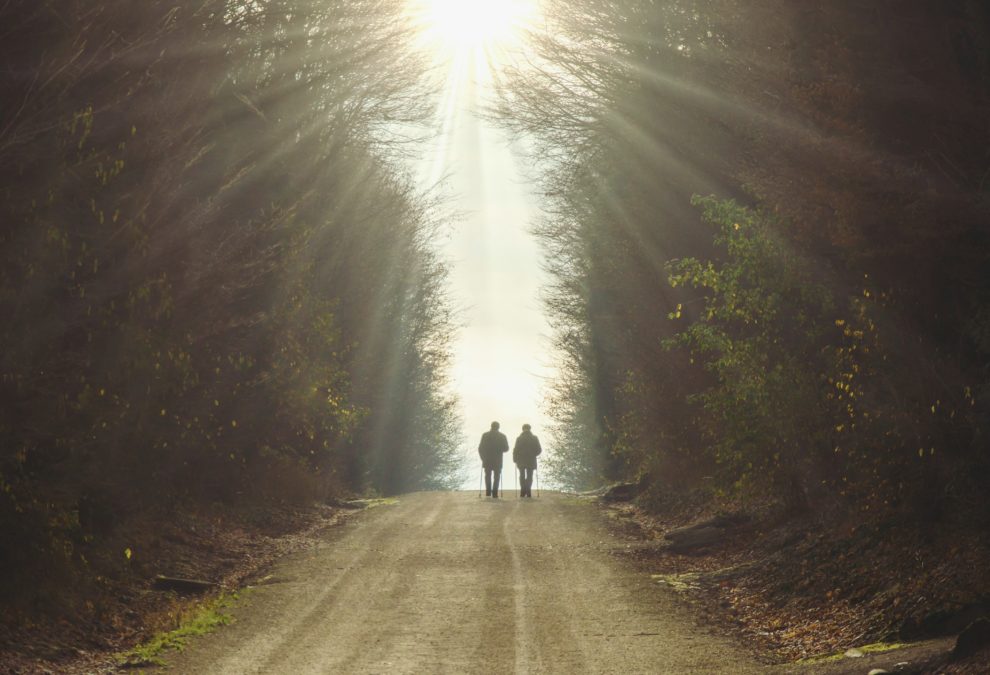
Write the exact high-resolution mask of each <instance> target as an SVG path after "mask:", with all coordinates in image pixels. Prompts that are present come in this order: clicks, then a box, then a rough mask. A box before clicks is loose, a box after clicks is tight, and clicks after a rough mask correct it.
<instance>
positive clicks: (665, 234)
mask: <svg viewBox="0 0 990 675" xmlns="http://www.w3.org/2000/svg"><path fill="white" fill-rule="evenodd" d="M548 4H549V15H548V16H549V18H548V23H547V30H546V31H545V32H541V33H540V34H539V35H538V36H537V37H536V41H535V48H534V53H533V54H532V57H531V58H530V59H528V60H527V61H526V62H524V63H521V64H520V65H519V67H518V68H517V69H516V70H515V71H514V72H509V73H507V74H506V76H505V77H504V78H503V79H502V81H501V85H502V89H501V93H502V103H501V106H500V110H499V113H500V119H502V120H503V123H504V124H505V125H506V126H507V127H508V128H510V129H512V130H513V131H515V132H516V133H518V134H520V135H525V136H527V137H529V138H532V139H534V140H535V142H536V146H537V147H538V155H539V165H538V170H539V171H540V174H541V176H542V180H543V185H544V188H545V192H546V196H547V200H548V203H549V215H548V217H547V218H546V220H545V221H544V223H543V224H542V225H541V226H540V228H539V232H538V234H539V235H540V236H541V237H542V239H543V240H544V241H545V242H546V243H547V246H548V253H549V256H548V258H549V260H550V262H549V263H548V268H549V270H550V272H551V273H552V275H553V277H554V279H555V280H556V285H555V286H554V288H553V289H552V290H551V292H550V293H549V294H548V298H547V306H548V309H549V311H550V312H551V313H552V315H553V317H554V319H555V322H556V324H557V326H558V333H557V342H558V346H559V347H560V349H561V352H562V353H563V355H564V363H563V364H562V365H563V372H564V375H563V376H562V377H561V379H560V381H559V383H558V386H557V388H556V393H555V395H554V396H553V397H552V400H551V407H552V412H553V413H554V415H555V417H556V419H557V420H558V422H559V423H560V424H561V425H563V426H564V427H566V428H569V429H571V430H573V433H571V434H570V435H567V436H564V437H566V438H567V439H568V441H569V444H568V447H567V449H566V450H565V451H564V452H563V453H562V455H561V459H560V461H559V463H558V466H557V467H556V468H557V469H558V474H559V476H560V477H561V479H562V480H564V482H566V483H568V484H572V485H585V486H587V485H593V484H595V483H597V482H600V481H603V480H616V479H640V480H642V481H643V482H644V484H646V485H648V486H650V487H651V488H652V491H653V493H654V494H655V495H660V496H662V495H663V494H667V493H669V492H671V491H675V490H683V489H694V488H704V489H705V490H709V491H711V490H716V491H720V492H722V493H725V494H734V495H739V494H743V493H746V492H748V493H750V494H752V493H754V492H755V493H757V494H759V495H762V496H768V495H769V496H777V497H780V498H781V499H782V500H783V501H785V502H786V503H788V504H790V505H792V506H794V507H802V508H807V507H813V508H820V509H826V508H832V507H841V508H857V509H874V510H876V509H887V508H898V507H901V508H909V509H912V510H916V512H918V513H924V514H926V515H927V516H931V517H941V516H944V515H947V514H953V513H964V512H972V511H973V509H977V510H980V509H982V508H983V507H982V506H981V502H980V498H979V495H980V494H981V493H983V492H985V490H986V489H987V487H990V486H988V485H987V484H986V480H985V477H986V476H988V475H990V473H988V471H987V469H988V468H990V467H988V465H987V462H988V455H987V452H986V448H987V440H986V431H985V429H986V422H987V419H986V415H987V407H986V401H987V399H986V393H987V386H988V381H990V380H988V364H990V351H988V350H987V347H986V344H987V340H986V333H987V330H986V322H987V316H988V311H987V309H986V308H987V306H988V300H990V296H988V291H990V284H988V281H987V280H988V279H990V275H988V274H987V271H988V267H987V261H988V260H990V255H988V251H990V241H988V238H987V230H986V222H988V221H987V216H988V208H987V204H988V202H987V200H986V188H987V182H986V175H987V170H988V167H990V162H988V159H987V156H986V153H985V151H984V150H985V148H986V145H987V140H988V138H987V136H988V133H990V132H988V129H987V127H986V124H985V121H986V119H987V112H988V101H990V90H988V87H987V83H988V82H990V80H988V78H987V74H988V73H990V57H988V54H990V14H988V11H987V8H986V7H985V6H984V4H982V3H978V2H959V3H950V4H945V5H933V4H932V3H925V2H920V1H919V2H906V3H899V4H898V5H897V7H896V8H895V7H893V6H890V7H887V6H872V5H871V6H869V7H867V6H865V5H863V4H862V3H856V2H852V1H850V2H834V3H825V4H821V5H815V6H810V5H804V4H801V3H786V2H781V1H779V0H760V1H758V2H738V1H734V0H688V1H686V2H682V1H677V0H667V1H660V2H652V1H651V2H646V1H643V2H639V1H637V0H587V1H584V0H582V1H581V2H574V1H569V0H557V1H554V2H550V3H548ZM919 26H929V27H931V30H919V29H918V27H919ZM698 194H702V195H709V194H714V195H717V196H718V198H716V199H714V200H706V201H704V202H703V203H696V204H694V205H692V203H691V201H692V197H693V196H694V195H698ZM719 199H722V200H729V199H735V200H736V201H735V202H731V201H725V202H721V201H719ZM741 204H746V205H748V207H749V208H746V207H743V206H741ZM736 226H738V228H737V227H736ZM575 464H580V465H581V466H580V467H576V466H575ZM982 512H983V513H984V515H985V509H983V511H982Z"/></svg>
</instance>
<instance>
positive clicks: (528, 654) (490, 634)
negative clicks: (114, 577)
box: [167, 492, 762, 674]
mask: <svg viewBox="0 0 990 675" xmlns="http://www.w3.org/2000/svg"><path fill="white" fill-rule="evenodd" d="M506 495H507V496H508V497H509V498H507V499H504V500H501V501H495V500H487V499H478V498H477V496H476V494H475V493H464V492H460V493H421V494H413V495H408V496H404V497H402V498H401V499H399V501H398V503H396V504H391V505H385V506H380V507H377V508H374V509H370V510H368V511H367V512H365V513H362V514H360V515H359V516H357V517H355V518H353V519H351V520H349V521H348V522H347V524H345V525H343V526H341V527H338V528H334V529H333V530H331V531H330V532H329V533H328V534H327V536H326V539H325V541H324V542H323V543H321V544H320V546H319V547H318V548H317V549H316V550H311V551H307V552H306V553H303V554H297V555H295V556H293V557H290V558H288V559H286V560H285V561H284V562H283V563H281V564H280V566H279V567H278V568H277V569H276V570H275V571H274V577H273V583H271V584H269V585H265V586H260V587H258V588H257V589H256V590H254V591H253V592H251V593H249V594H248V595H247V597H246V598H245V599H244V600H243V601H242V602H240V603H239V604H238V607H237V608H236V609H235V610H234V617H235V621H234V623H233V624H232V625H230V626H228V627H225V628H223V629H221V630H220V631H219V632H217V633H215V634H213V635H210V636H206V637H203V638H199V639H198V640H196V641H194V642H192V643H190V645H189V647H188V648H187V650H186V651H185V652H184V653H182V654H175V655H173V656H171V657H169V658H168V659H167V660H168V662H169V672H179V673H238V674H240V673H293V674H295V673H390V674H392V673H692V672H697V673H734V674H735V673H749V672H753V673H757V672H761V670H762V669H761V667H760V666H758V665H757V664H756V663H755V662H753V661H752V660H751V658H750V657H749V656H748V655H747V654H746V653H745V652H743V651H741V650H739V649H738V648H737V647H736V646H734V645H733V644H732V643H730V642H729V641H728V640H725V639H722V638H719V637H716V636H713V635H711V634H709V633H708V632H706V631H705V630H704V629H702V628H699V627H698V626H697V625H696V624H695V622H694V621H693V620H692V618H691V617H690V616H689V615H688V614H687V613H686V611H685V610H683V609H681V608H679V607H678V606H676V605H675V602H674V600H673V598H672V597H671V595H670V593H671V592H670V591H667V590H665V589H663V588H661V587H659V586H656V585H655V584H653V583H651V580H650V578H649V577H648V576H647V575H645V574H643V573H641V572H637V571H636V570H634V569H632V568H631V567H630V566H628V565H627V563H625V562H624V561H623V560H622V559H621V558H618V557H616V556H613V555H611V552H612V551H613V550H615V549H617V548H620V547H622V546H624V542H621V541H619V540H618V539H616V538H615V537H614V536H613V535H611V534H610V533H609V532H608V531H607V530H606V528H605V527H604V525H603V523H602V518H601V515H600V514H599V513H598V512H597V510H596V509H595V508H594V507H593V506H592V505H589V504H586V503H583V502H580V501H579V500H577V499H575V498H572V497H568V496H562V495H556V494H548V493H546V492H544V493H543V495H542V497H541V498H539V499H533V500H526V501H520V500H517V499H515V498H514V496H515V495H514V494H512V495H510V493H506Z"/></svg>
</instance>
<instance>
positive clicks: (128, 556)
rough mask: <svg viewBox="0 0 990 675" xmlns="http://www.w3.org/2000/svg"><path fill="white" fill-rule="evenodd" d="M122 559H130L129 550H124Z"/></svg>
mask: <svg viewBox="0 0 990 675" xmlns="http://www.w3.org/2000/svg"><path fill="white" fill-rule="evenodd" d="M124 557H125V558H127V559H128V560H130V559H131V549H129V548H125V549H124Z"/></svg>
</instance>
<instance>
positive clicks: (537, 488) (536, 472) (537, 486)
mask: <svg viewBox="0 0 990 675" xmlns="http://www.w3.org/2000/svg"><path fill="white" fill-rule="evenodd" d="M533 473H535V474H536V498H537V499H539V498H540V471H539V469H533Z"/></svg>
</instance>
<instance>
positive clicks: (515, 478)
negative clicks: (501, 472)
mask: <svg viewBox="0 0 990 675" xmlns="http://www.w3.org/2000/svg"><path fill="white" fill-rule="evenodd" d="M512 487H514V488H515V489H516V499H519V469H518V467H517V468H516V469H513V471H512Z"/></svg>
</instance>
